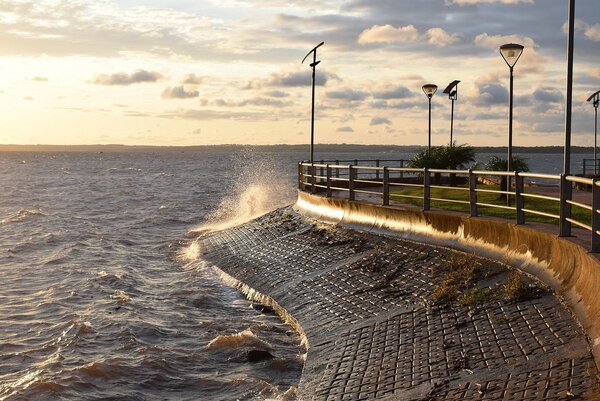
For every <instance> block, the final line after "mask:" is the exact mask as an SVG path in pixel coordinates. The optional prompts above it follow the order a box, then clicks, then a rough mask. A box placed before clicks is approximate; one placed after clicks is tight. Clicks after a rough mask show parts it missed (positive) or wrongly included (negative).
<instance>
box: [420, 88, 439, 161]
mask: <svg viewBox="0 0 600 401" xmlns="http://www.w3.org/2000/svg"><path fill="white" fill-rule="evenodd" d="M437 88H438V87H437V85H434V84H426V85H423V93H425V96H427V99H429V145H428V147H427V149H428V150H431V98H432V97H433V95H435V92H437Z"/></svg>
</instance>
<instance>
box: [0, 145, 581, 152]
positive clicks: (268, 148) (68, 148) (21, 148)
mask: <svg viewBox="0 0 600 401" xmlns="http://www.w3.org/2000/svg"><path fill="white" fill-rule="evenodd" d="M474 148H475V151H476V152H477V153H503V152H506V147H502V146H498V147H492V146H475V147H474ZM242 149H252V150H257V151H264V152H303V151H308V145H201V146H147V145H139V146H137V145H132V146H130V145H0V152H85V153H99V152H106V153H116V152H175V153H180V152H236V151H239V150H242ZM423 149H425V147H424V146H414V145H409V146H398V145H355V144H317V145H315V151H317V152H345V153H361V152H370V153H377V152H382V153H384V152H388V153H389V152H403V153H416V152H418V151H420V150H423ZM513 152H515V153H517V154H518V153H544V154H562V153H563V148H562V146H532V147H527V146H515V147H513ZM571 152H572V153H579V154H581V153H593V147H591V146H587V147H583V146H573V147H572V148H571Z"/></svg>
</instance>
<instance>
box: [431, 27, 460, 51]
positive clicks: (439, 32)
mask: <svg viewBox="0 0 600 401" xmlns="http://www.w3.org/2000/svg"><path fill="white" fill-rule="evenodd" d="M426 36H427V38H428V39H427V42H428V43H430V44H432V45H434V46H437V47H444V46H446V45H450V44H452V43H454V42H456V41H457V40H458V35H455V34H449V33H448V32H446V31H444V30H443V29H442V28H431V29H429V30H428V31H427V33H426Z"/></svg>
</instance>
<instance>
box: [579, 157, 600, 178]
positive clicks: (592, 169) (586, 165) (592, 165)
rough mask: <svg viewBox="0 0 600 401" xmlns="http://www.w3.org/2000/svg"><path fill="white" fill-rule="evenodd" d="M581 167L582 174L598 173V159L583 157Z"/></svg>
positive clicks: (599, 165)
mask: <svg viewBox="0 0 600 401" xmlns="http://www.w3.org/2000/svg"><path fill="white" fill-rule="evenodd" d="M581 165H582V167H583V176H584V177H585V176H587V175H588V174H589V175H598V172H600V159H583V162H582V163H581Z"/></svg>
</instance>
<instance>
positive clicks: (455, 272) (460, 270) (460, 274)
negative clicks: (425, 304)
mask: <svg viewBox="0 0 600 401" xmlns="http://www.w3.org/2000/svg"><path fill="white" fill-rule="evenodd" d="M441 268H442V270H443V271H444V277H443V278H442V280H441V282H440V284H439V285H438V286H437V287H436V288H435V289H434V290H433V303H434V304H437V305H442V304H447V303H451V302H454V301H456V299H457V298H458V297H459V296H460V295H461V291H464V290H465V289H467V288H469V287H471V286H472V285H473V284H475V283H476V282H477V280H478V279H479V278H480V275H481V265H480V263H479V262H478V261H477V260H476V259H475V256H474V255H462V254H454V255H452V256H450V258H448V259H447V261H446V263H444V264H443V265H442V266H441Z"/></svg>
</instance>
